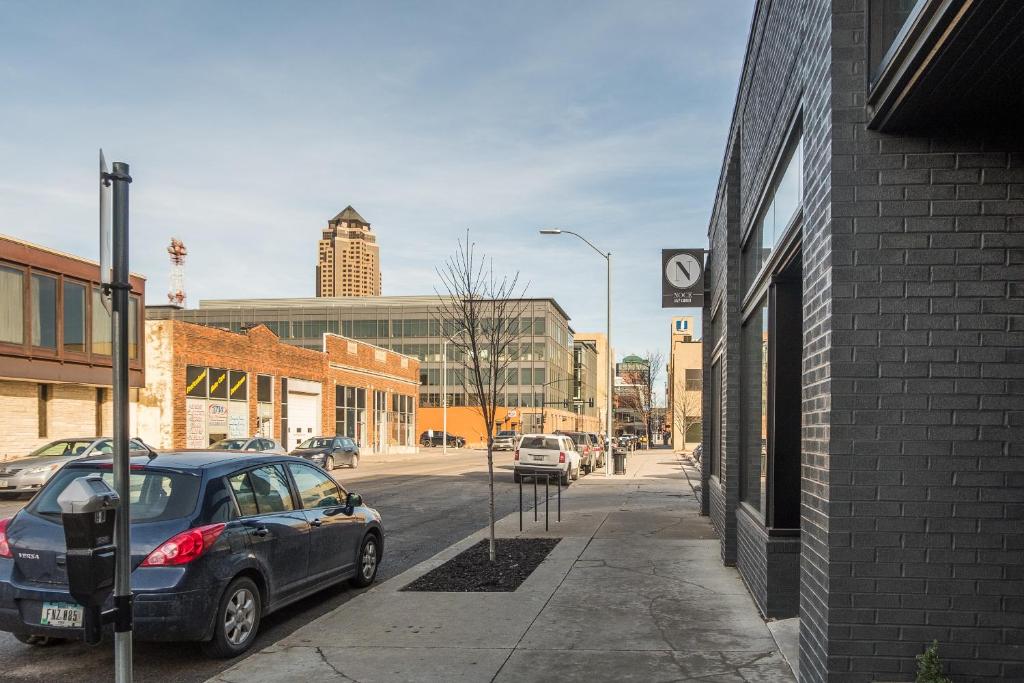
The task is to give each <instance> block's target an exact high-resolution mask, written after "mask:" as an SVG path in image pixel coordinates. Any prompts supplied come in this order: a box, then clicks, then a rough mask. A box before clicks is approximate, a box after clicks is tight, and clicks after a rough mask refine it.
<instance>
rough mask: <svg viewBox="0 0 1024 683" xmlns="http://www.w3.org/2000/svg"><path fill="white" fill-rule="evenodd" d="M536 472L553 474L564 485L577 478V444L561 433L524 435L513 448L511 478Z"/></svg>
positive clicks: (578, 461) (578, 468)
mask: <svg viewBox="0 0 1024 683" xmlns="http://www.w3.org/2000/svg"><path fill="white" fill-rule="evenodd" d="M536 474H556V475H557V476H558V478H559V480H560V481H561V483H562V485H563V486H568V485H569V482H570V481H572V480H575V479H579V478H580V454H579V451H578V450H577V449H576V444H575V443H573V440H572V439H570V438H569V437H567V436H564V435H561V434H524V435H523V438H522V439H520V440H519V446H518V447H517V448H516V457H515V469H514V471H513V475H512V477H513V479H514V480H515V481H517V482H519V481H522V479H523V477H529V476H532V475H536Z"/></svg>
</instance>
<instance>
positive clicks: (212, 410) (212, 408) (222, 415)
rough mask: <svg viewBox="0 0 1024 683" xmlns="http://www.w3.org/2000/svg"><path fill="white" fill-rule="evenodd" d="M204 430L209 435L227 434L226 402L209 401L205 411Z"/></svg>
mask: <svg viewBox="0 0 1024 683" xmlns="http://www.w3.org/2000/svg"><path fill="white" fill-rule="evenodd" d="M206 429H207V432H208V433H209V434H227V433H228V402H227V401H209V402H208V404H207V410H206Z"/></svg>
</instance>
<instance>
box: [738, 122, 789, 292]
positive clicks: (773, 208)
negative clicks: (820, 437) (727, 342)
mask: <svg viewBox="0 0 1024 683" xmlns="http://www.w3.org/2000/svg"><path fill="white" fill-rule="evenodd" d="M802 202H803V136H802V135H800V134H797V135H796V136H795V137H794V138H793V140H792V141H791V142H790V143H789V145H788V147H787V148H786V151H785V154H783V156H782V161H781V163H780V164H779V166H778V168H777V169H776V172H775V175H774V176H773V178H772V182H771V184H770V185H769V186H768V192H767V193H766V194H765V199H764V204H763V206H762V208H761V212H760V213H759V214H758V217H757V220H756V222H755V223H754V226H753V228H752V229H751V230H750V233H749V235H748V237H747V240H746V243H745V245H744V247H743V256H742V267H743V285H744V288H747V287H750V286H751V285H752V284H753V283H754V278H755V277H757V273H758V272H759V271H760V270H761V266H763V265H764V264H765V262H766V261H767V260H768V256H769V255H770V254H771V253H772V250H773V249H774V248H775V246H776V245H777V244H778V242H779V240H780V239H782V236H783V235H784V234H785V233H786V228H787V227H789V224H790V223H791V222H792V220H793V218H794V217H795V216H796V215H797V212H798V211H799V209H800V206H801V203H802Z"/></svg>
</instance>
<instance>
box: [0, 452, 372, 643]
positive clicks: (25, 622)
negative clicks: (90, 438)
mask: <svg viewBox="0 0 1024 683" xmlns="http://www.w3.org/2000/svg"><path fill="white" fill-rule="evenodd" d="M112 470H113V463H112V460H111V458H109V457H101V458H88V459H85V460H78V461H76V462H73V463H71V464H69V465H68V466H67V467H65V468H63V469H61V470H60V472H58V474H57V475H56V476H55V477H54V478H53V479H52V480H51V481H50V482H49V483H48V484H47V485H46V486H45V487H44V488H43V490H42V491H40V493H39V495H37V496H36V497H35V499H34V500H33V501H32V502H31V503H29V504H28V505H27V506H26V507H25V509H23V510H21V511H20V512H18V513H17V514H16V515H15V516H14V517H13V518H11V519H5V520H2V521H0V630H3V631H9V632H10V633H12V634H13V635H14V637H15V638H17V639H18V640H19V641H21V642H23V643H26V644H32V645H45V644H47V643H49V642H52V641H53V640H54V639H61V638H81V637H82V629H81V624H82V619H83V611H82V608H81V607H79V606H78V605H76V604H75V603H74V599H73V598H72V597H71V595H70V593H68V587H67V574H66V571H65V563H64V556H65V552H66V550H65V544H64V529H63V527H62V526H61V518H60V512H61V511H60V506H59V505H58V504H57V496H58V495H60V493H61V492H62V491H64V489H65V488H66V487H67V486H68V484H70V483H71V482H72V481H74V480H75V479H78V478H80V477H85V476H88V475H95V474H99V475H100V476H102V478H103V479H104V480H105V481H107V482H108V483H112V481H113V472H112ZM130 478H131V480H130V482H129V485H130V488H131V491H132V505H131V535H132V565H133V566H134V567H135V569H134V570H133V571H132V574H131V587H132V591H133V593H134V595H135V608H134V630H135V637H136V638H138V639H139V640H160V641H200V642H202V643H203V649H204V650H205V651H206V652H207V654H209V655H210V656H213V657H234V656H236V655H239V654H241V653H242V652H244V651H246V650H247V649H248V648H249V647H250V646H251V645H252V643H253V641H254V639H255V636H256V633H257V631H258V630H259V626H260V621H261V619H262V618H263V617H265V616H266V615H268V614H270V613H271V612H274V611H276V610H278V609H280V608H281V607H284V606H285V605H287V604H290V603H292V602H295V601H296V600H299V599H301V598H304V597H306V596H308V595H310V594H312V593H315V592H317V591H319V590H321V589H323V588H326V587H327V586H330V585H333V584H336V583H339V582H341V581H345V580H348V581H350V582H351V583H352V584H354V585H356V586H368V585H370V584H371V583H372V582H373V581H374V579H375V578H376V575H377V567H378V566H379V564H380V560H381V557H382V551H383V547H384V545H383V544H384V529H383V526H382V525H381V518H380V514H379V513H378V512H377V511H376V510H373V509H372V508H369V507H367V506H366V505H364V503H363V501H362V498H361V497H360V496H359V495H358V494H355V493H349V492H346V491H345V489H344V488H343V487H342V486H341V485H339V484H338V483H337V482H336V481H334V480H333V479H332V478H331V477H330V475H328V474H327V473H326V472H324V471H323V470H322V469H321V468H319V467H317V466H315V465H313V464H311V463H307V462H303V461H301V460H297V459H295V458H289V457H288V456H275V455H270V456H268V455H255V454H253V455H249V454H245V455H233V454H232V455H228V454H226V453H224V452H223V451H203V452H188V453H167V454H161V455H157V456H155V457H151V458H150V457H142V458H138V457H137V458H132V462H131V477H130ZM136 492H137V498H136ZM108 603H109V604H108V607H109V606H112V601H108ZM48 610H52V611H48ZM54 613H57V614H59V618H56V619H54V620H53V621H52V622H50V620H49V618H48V617H49V615H52V614H54ZM44 615H47V617H44ZM44 621H46V622H48V623H43V622H44ZM108 628H109V627H108Z"/></svg>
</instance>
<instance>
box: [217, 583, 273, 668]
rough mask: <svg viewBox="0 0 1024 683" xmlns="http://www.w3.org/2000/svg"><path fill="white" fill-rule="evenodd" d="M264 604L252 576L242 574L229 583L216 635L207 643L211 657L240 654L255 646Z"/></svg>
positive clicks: (218, 613)
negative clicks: (254, 642)
mask: <svg viewBox="0 0 1024 683" xmlns="http://www.w3.org/2000/svg"><path fill="white" fill-rule="evenodd" d="M262 609H263V605H262V604H261V602H260V591H259V588H257V587H256V584H255V583H254V582H253V580H252V579H250V578H247V577H245V576H242V577H239V578H237V579H235V580H234V581H232V582H231V583H230V584H228V588H227V590H226V591H224V595H223V596H222V597H221V599H220V606H219V607H217V620H216V622H215V626H214V629H213V639H212V640H209V641H207V642H205V643H203V651H204V652H205V653H206V654H207V656H209V657H216V658H218V659H226V658H228V657H236V656H238V655H240V654H242V653H243V652H245V651H246V650H248V649H249V647H251V646H252V644H253V641H254V640H256V632H257V631H258V630H259V627H260V616H261V612H262Z"/></svg>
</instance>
